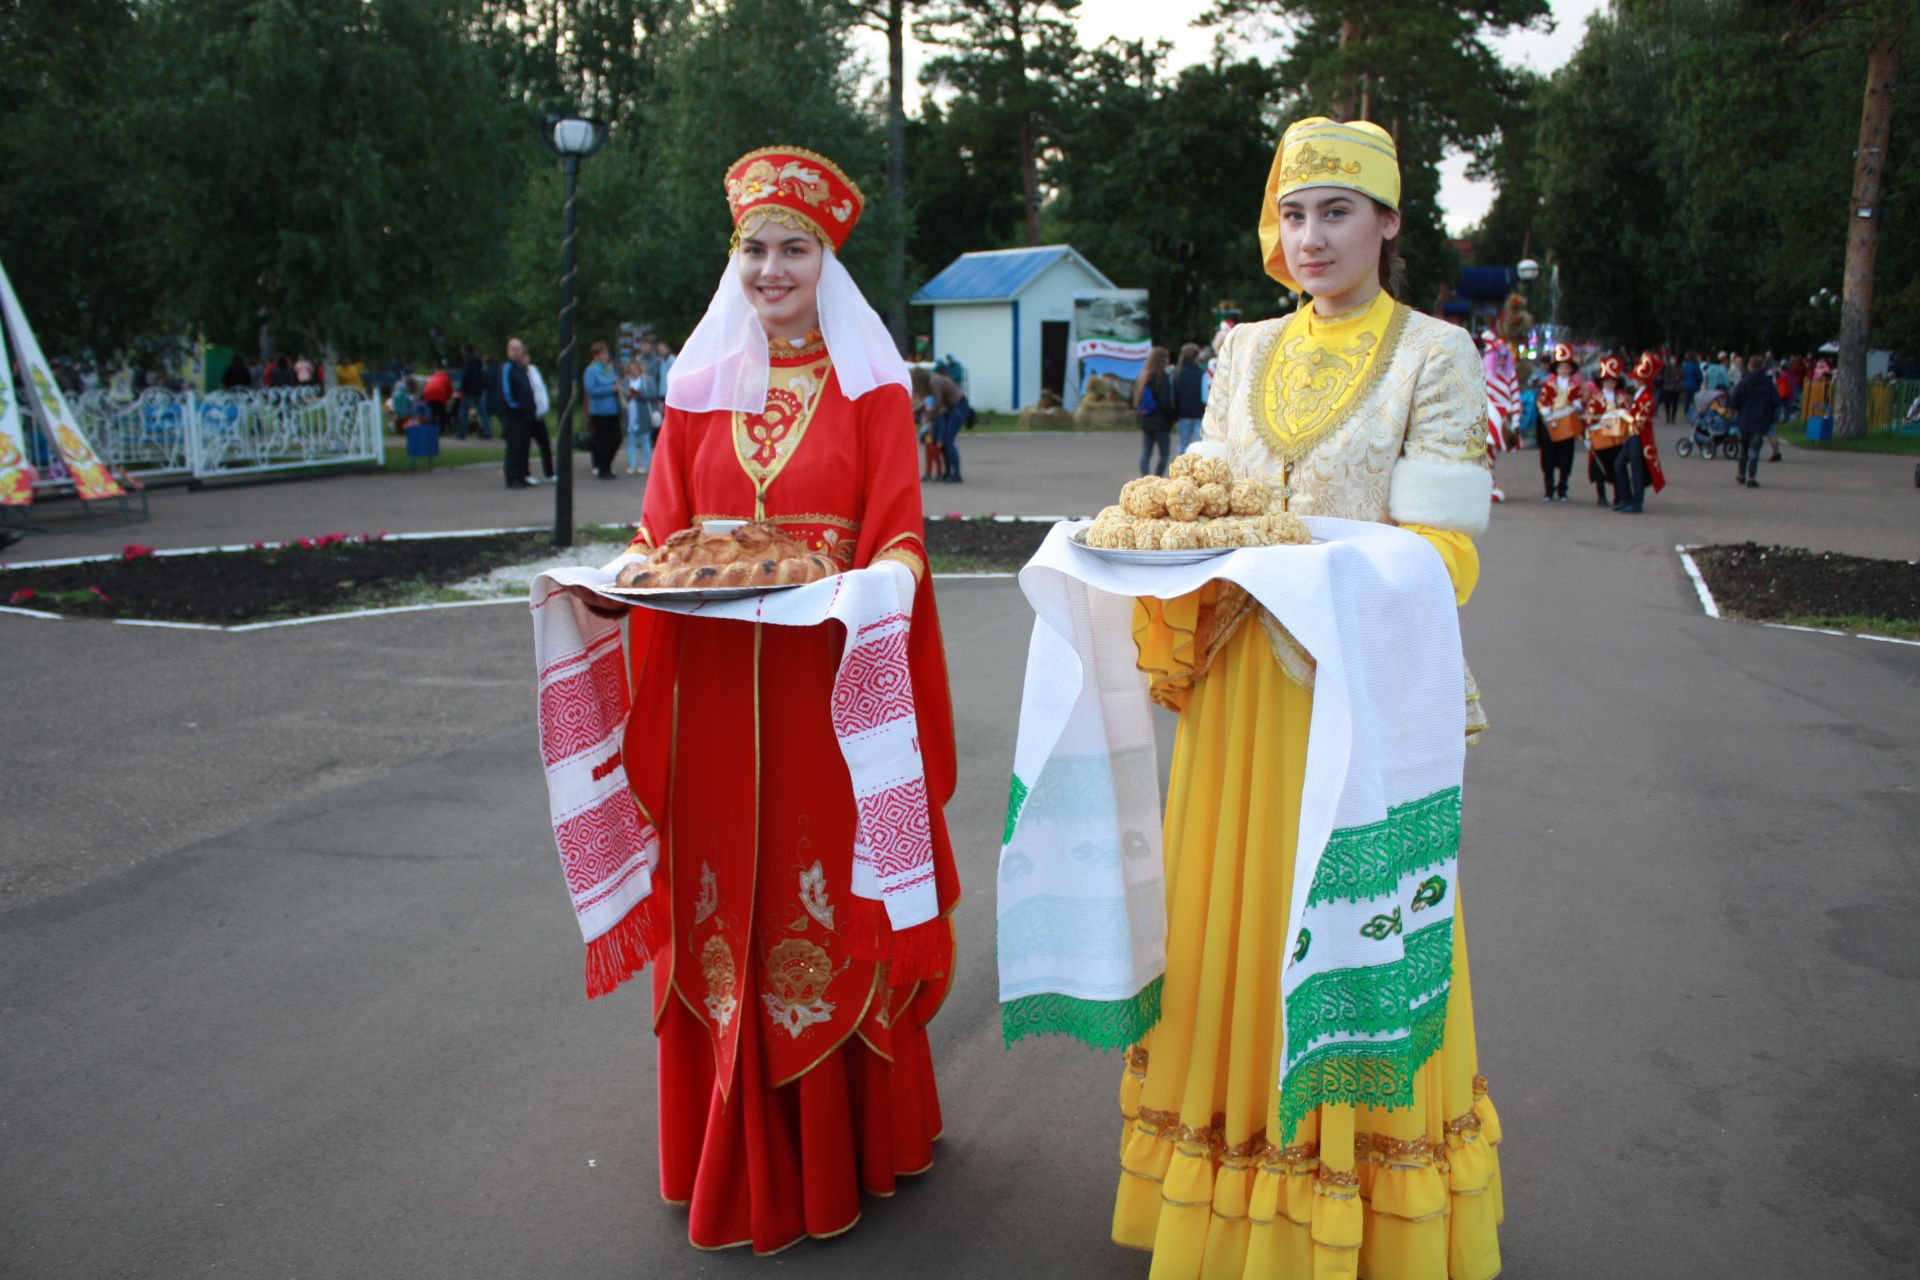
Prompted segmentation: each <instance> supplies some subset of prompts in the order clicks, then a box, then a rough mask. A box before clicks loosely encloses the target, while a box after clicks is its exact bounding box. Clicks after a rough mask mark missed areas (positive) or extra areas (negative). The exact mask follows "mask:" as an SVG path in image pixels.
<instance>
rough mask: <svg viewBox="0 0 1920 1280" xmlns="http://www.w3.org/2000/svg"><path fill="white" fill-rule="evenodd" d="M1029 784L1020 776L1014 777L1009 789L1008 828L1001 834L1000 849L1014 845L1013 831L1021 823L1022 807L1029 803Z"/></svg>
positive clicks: (1015, 775)
mask: <svg viewBox="0 0 1920 1280" xmlns="http://www.w3.org/2000/svg"><path fill="white" fill-rule="evenodd" d="M1027 791H1028V787H1027V784H1026V783H1024V782H1022V781H1020V775H1019V774H1017V773H1016V774H1014V775H1013V782H1012V784H1011V785H1009V786H1008V787H1007V827H1006V830H1004V831H1002V832H1001V833H1000V847H1001V848H1003V849H1004V848H1005V847H1006V846H1008V845H1010V844H1012V843H1013V829H1014V827H1015V826H1016V825H1018V824H1019V821H1020V807H1021V806H1022V805H1024V804H1026V802H1027Z"/></svg>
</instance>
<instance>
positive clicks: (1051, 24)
mask: <svg viewBox="0 0 1920 1280" xmlns="http://www.w3.org/2000/svg"><path fill="white" fill-rule="evenodd" d="M1079 7H1080V0H939V3H938V4H937V5H936V6H935V7H934V8H933V9H932V10H931V11H929V12H928V13H927V15H926V16H925V17H924V18H923V19H922V20H921V21H919V22H917V23H915V24H914V32H915V34H917V35H918V36H919V37H920V39H922V40H924V41H927V42H928V43H930V44H937V45H941V46H943V47H945V48H947V49H948V50H950V52H948V53H945V54H942V55H941V56H939V57H937V58H934V59H932V60H930V61H929V62H928V63H927V65H926V67H925V69H924V70H923V71H922V73H921V74H922V78H923V79H925V80H926V81H927V82H928V83H930V84H941V85H946V86H948V87H950V88H953V89H956V90H958V91H959V92H960V93H961V94H962V95H964V96H966V97H968V98H971V99H972V100H973V101H974V102H976V103H979V104H992V105H993V107H994V108H995V109H996V114H998V115H999V117H1000V119H1001V120H1002V121H1004V125H1003V127H1006V128H1010V129H1011V130H1012V131H1013V134H1014V137H1015V139H1016V142H1017V145H1018V148H1019V157H1020V168H1019V175H1018V176H1019V181H1020V190H1021V193H1022V197H1023V200H1024V209H1025V223H1026V233H1027V243H1028V244H1030V245H1031V244H1039V243H1040V206H1041V202H1042V200H1041V190H1040V155H1041V151H1042V150H1043V149H1044V148H1045V147H1046V145H1047V143H1048V141H1049V131H1050V129H1051V127H1052V125H1053V123H1054V120H1055V116H1056V110H1055V108H1056V105H1057V103H1058V102H1059V95H1060V91H1061V87H1062V86H1063V85H1064V84H1065V83H1066V82H1067V79H1068V77H1069V75H1070V74H1071V73H1072V70H1073V68H1074V65H1075V63H1076V61H1077V60H1078V58H1079V52H1080V50H1079V45H1078V44H1077V43H1076V37H1075V33H1074V28H1073V21H1072V18H1073V14H1074V12H1075V11H1076V10H1078V9H1079Z"/></svg>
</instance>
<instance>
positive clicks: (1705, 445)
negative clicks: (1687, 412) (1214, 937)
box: [1673, 396, 1740, 458]
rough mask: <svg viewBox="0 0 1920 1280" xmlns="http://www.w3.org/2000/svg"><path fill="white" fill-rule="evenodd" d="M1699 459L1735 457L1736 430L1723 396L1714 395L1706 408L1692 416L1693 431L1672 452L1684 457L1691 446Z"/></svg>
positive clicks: (1738, 433) (1737, 449)
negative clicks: (1697, 451)
mask: <svg viewBox="0 0 1920 1280" xmlns="http://www.w3.org/2000/svg"><path fill="white" fill-rule="evenodd" d="M1696 446H1697V447H1698V448H1699V450H1700V456H1701V457H1703V458H1716V457H1718V458H1738V457H1739V456H1740V429H1739V427H1738V426H1736V425H1735V423H1734V418H1733V410H1732V409H1731V408H1730V407H1729V406H1728V404H1727V398H1726V397H1725V396H1715V397H1714V398H1713V399H1712V400H1709V401H1708V402H1707V407H1706V408H1704V409H1702V410H1700V412H1699V413H1697V414H1695V415H1694V417H1693V434H1692V435H1690V436H1684V437H1682V438H1681V440H1680V443H1679V444H1676V445H1675V446H1674V447H1673V449H1674V452H1675V453H1677V454H1679V455H1680V456H1681V457H1683V458H1685V457H1688V456H1690V455H1691V454H1692V453H1693V451H1694V449H1695V447H1696Z"/></svg>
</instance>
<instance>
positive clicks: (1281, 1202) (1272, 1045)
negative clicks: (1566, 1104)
mask: <svg viewBox="0 0 1920 1280" xmlns="http://www.w3.org/2000/svg"><path fill="white" fill-rule="evenodd" d="M1469 546H1470V544H1469ZM1442 550H1443V554H1444V553H1445V552H1446V551H1448V550H1453V548H1443V549H1442ZM1447 558H1448V559H1449V560H1450V561H1452V560H1454V559H1455V558H1456V557H1455V556H1452V555H1449V556H1448V557H1447ZM1456 567H1458V566H1456ZM1204 603H1205V605H1207V606H1208V607H1209V609H1210V608H1211V606H1212V604H1213V600H1212V599H1211V596H1210V595H1209V596H1208V597H1207V598H1206V599H1205V600H1204ZM1202 604H1203V600H1202V597H1201V596H1197V595H1196V596H1188V597H1184V598H1183V599H1180V600H1175V601H1170V602H1167V603H1166V604H1165V605H1162V604H1161V603H1160V602H1158V601H1146V602H1143V603H1142V606H1141V607H1140V609H1139V610H1138V611H1137V612H1136V627H1135V634H1136V638H1137V639H1138V641H1139V644H1140V650H1141V652H1140V664H1141V666H1142V667H1143V668H1144V669H1146V670H1147V671H1148V672H1150V673H1151V674H1152V675H1153V677H1154V685H1155V688H1156V692H1157V694H1159V695H1160V696H1161V698H1162V700H1163V701H1171V702H1180V701H1184V702H1185V710H1184V712H1183V713H1182V715H1181V720H1180V730H1179V737H1178V740H1177V743H1176V746H1175V749H1174V757H1173V772H1172V778H1171V784H1170V787H1169V793H1168V807H1167V815H1166V829H1165V843H1166V863H1167V917H1168V924H1167V971H1166V977H1165V981H1164V985H1163V990H1162V1014H1161V1020H1160V1023H1159V1025H1158V1026H1157V1027H1156V1028H1155V1029H1154V1030H1153V1031H1152V1032H1151V1033H1150V1034H1149V1035H1148V1036H1147V1037H1146V1039H1144V1040H1143V1041H1142V1042H1141V1043H1140V1044H1139V1045H1138V1046H1136V1047H1135V1048H1134V1049H1133V1050H1131V1051H1130V1052H1129V1054H1128V1057H1127V1065H1126V1069H1125V1072H1124V1074H1123V1075H1122V1077H1121V1084H1120V1113H1121V1115H1122V1116H1123V1117H1124V1124H1123V1130H1122V1138H1121V1153H1120V1158H1121V1169H1122V1173H1121V1176H1120V1188H1119V1193H1118V1196H1117V1197H1116V1200H1115V1204H1114V1214H1113V1238H1114V1240H1115V1242H1116V1243H1118V1244H1122V1245H1126V1246H1129V1247H1132V1248H1137V1249H1148V1250H1151V1251H1152V1252H1153V1263H1152V1268H1151V1276H1152V1280H1176V1278H1178V1280H1187V1278H1189V1277H1192V1278H1203V1280H1223V1278H1226V1277H1234V1278H1236V1280H1237V1278H1239V1277H1248V1278H1249V1280H1253V1278H1258V1280H1278V1278H1280V1277H1287V1278H1289V1280H1291V1278H1294V1277H1300V1278H1303V1280H1304V1278H1305V1277H1313V1278H1314V1280H1337V1278H1340V1277H1353V1276H1356V1275H1357V1276H1363V1277H1369V1278H1371V1280H1486V1278H1487V1277H1491V1276H1494V1275H1496V1274H1497V1273H1498V1272H1499V1270H1500V1246H1499V1239H1498V1232H1497V1227H1498V1225H1499V1222H1500V1218H1501V1203H1500V1175H1499V1161H1498V1156H1497V1152H1496V1150H1495V1148H1496V1147H1497V1146H1498V1144H1499V1141H1500V1123H1499V1119H1498V1117H1497V1116H1496V1115H1495V1113H1494V1110H1493V1104H1492V1103H1491V1102H1490V1101H1488V1099H1487V1098H1486V1094H1485V1084H1484V1082H1483V1081H1481V1080H1480V1079H1479V1077H1478V1075H1477V1069H1476V1065H1475V1063H1476V1054H1475V1050H1474V1037H1473V996H1472V990H1471V988H1470V986H1469V984H1468V977H1467V947H1466V932H1465V928H1464V925H1463V924H1462V923H1461V922H1460V921H1459V919H1458V918H1457V917H1456V922H1455V926H1454V951H1453V975H1452V981H1453V986H1452V993H1451V996H1450V998H1449V1002H1448V1008H1447V1024H1446V1038H1445V1042H1444V1044H1443V1046H1442V1048H1440V1049H1439V1050H1437V1051H1435V1053H1434V1054H1433V1056H1432V1057H1431V1058H1430V1059H1429V1060H1428V1062H1427V1064H1426V1065H1425V1066H1424V1067H1423V1068H1422V1069H1421V1072H1420V1074H1419V1077H1418V1079H1417V1080H1416V1082H1415V1085H1414V1102H1413V1106H1412V1107H1411V1108H1408V1109H1405V1110H1399V1111H1391V1112H1388V1111H1379V1110H1376V1109H1373V1108H1354V1107H1347V1106H1337V1107H1336V1106H1330V1107H1323V1108H1321V1109H1320V1110H1319V1111H1318V1112H1317V1113H1313V1114H1309V1115H1308V1116H1307V1117H1306V1119H1305V1120H1304V1121H1303V1122H1302V1125H1301V1127H1300V1131H1299V1132H1298V1133H1297V1134H1296V1135H1295V1137H1294V1143H1293V1145H1292V1146H1290V1147H1288V1148H1286V1149H1284V1150H1282V1149H1280V1148H1279V1147H1278V1146H1277V1145H1276V1144H1277V1142H1278V1139H1279V1127H1278V1122H1277V1116H1276V1111H1277V1107H1278V1102H1279V1092H1278V1089H1277V1088H1276V1083H1277V1081H1278V1078H1279V1062H1280V1051H1281V1037H1282V1031H1283V1025H1284V1024H1283V1023H1282V1021H1281V1018H1280V1012H1281V1006H1280V962H1281V952H1282V949H1283V947H1284V945H1285V936H1284V935H1285V932H1286V926H1287V910H1288V906H1289V903H1290V899H1291V896H1292V895H1291V886H1292V880H1293V866H1294V853H1295V848H1294V846H1295V838H1296V834H1297V832H1298V827H1299V818H1300V788H1301V781H1302V778H1303V776H1304V774H1305V769H1306V756H1307V726H1308V723H1309V721H1310V719H1311V716H1312V710H1313V694H1312V692H1311V691H1310V690H1309V689H1306V688H1304V687H1302V686H1301V685H1299V684H1296V683H1295V682H1294V681H1293V680H1291V679H1289V678H1288V676H1287V674H1286V673H1285V671H1284V670H1283V669H1282V668H1281V666H1280V664H1279V663H1278V662H1277V661H1276V660H1275V658H1274V656H1273V652H1272V648H1271V642H1270V641H1269V639H1268V636H1267V633H1266V631H1265V629H1264V628H1263V627H1262V626H1260V625H1257V624H1255V623H1253V622H1252V620H1251V619H1248V620H1247V621H1246V622H1245V623H1243V624H1242V625H1239V626H1238V627H1237V628H1236V629H1235V630H1234V632H1233V633H1232V635H1231V637H1230V638H1229V639H1228V640H1227V641H1226V643H1225V644H1224V645H1220V646H1214V645H1211V644H1209V642H1208V640H1207V637H1206V635H1205V631H1206V627H1207V618H1206V617H1204V616H1202ZM1196 630H1198V631H1199V632H1200V633H1201V635H1200V636H1199V638H1198V640H1197V642H1196V638H1195V635H1194V633H1195V631H1196ZM1216 647H1217V653H1215V655H1214V657H1213V659H1212V661H1211V663H1210V664H1208V665H1207V666H1206V667H1205V668H1204V673H1203V674H1202V675H1201V676H1200V677H1199V678H1198V679H1197V680H1194V681H1193V682H1192V684H1191V688H1190V689H1185V688H1183V687H1182V686H1184V685H1185V684H1186V683H1187V679H1186V677H1187V675H1188V670H1187V669H1188V668H1189V667H1190V665H1191V664H1192V663H1193V662H1194V660H1195V654H1196V651H1197V652H1198V653H1199V654H1200V655H1201V660H1202V661H1203V662H1204V655H1205V654H1206V653H1207V652H1208V651H1209V650H1212V649H1214V648H1216ZM1270 1139H1271V1141H1270Z"/></svg>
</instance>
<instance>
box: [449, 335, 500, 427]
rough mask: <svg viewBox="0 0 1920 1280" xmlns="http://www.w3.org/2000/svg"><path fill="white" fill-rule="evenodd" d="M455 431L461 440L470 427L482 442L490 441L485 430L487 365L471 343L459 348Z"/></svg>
mask: <svg viewBox="0 0 1920 1280" xmlns="http://www.w3.org/2000/svg"><path fill="white" fill-rule="evenodd" d="M454 417H455V419H456V420H457V421H456V430H457V432H458V434H459V437H460V438H461V439H462V440H465V439H466V438H467V429H468V427H469V426H471V427H472V428H473V429H474V430H476V431H478V432H479V433H480V438H481V439H482V440H486V439H490V438H491V437H492V435H493V432H491V431H489V430H488V429H487V365H486V362H485V361H484V360H482V359H481V358H480V353H479V351H477V350H475V349H474V345H473V344H472V343H471V342H468V343H465V344H463V345H462V346H461V348H460V402H459V404H458V405H457V406H455V409H454Z"/></svg>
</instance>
